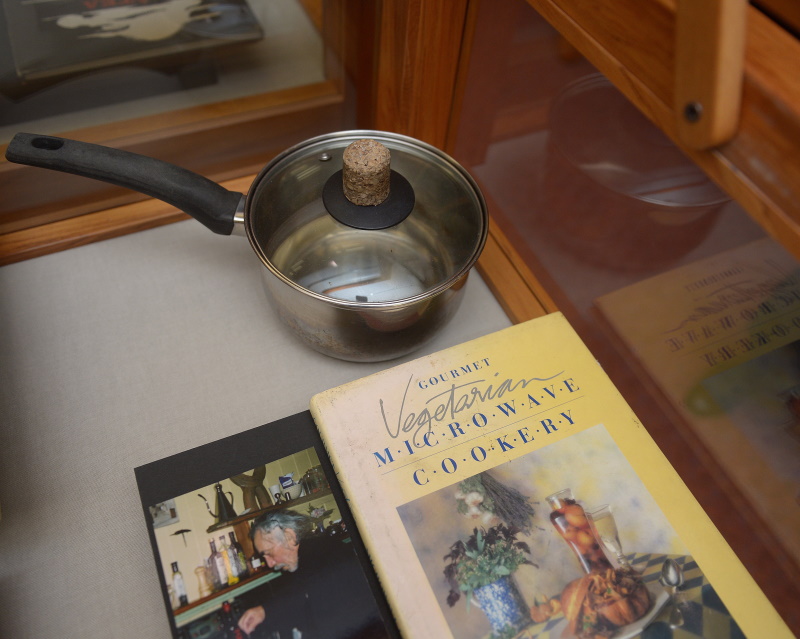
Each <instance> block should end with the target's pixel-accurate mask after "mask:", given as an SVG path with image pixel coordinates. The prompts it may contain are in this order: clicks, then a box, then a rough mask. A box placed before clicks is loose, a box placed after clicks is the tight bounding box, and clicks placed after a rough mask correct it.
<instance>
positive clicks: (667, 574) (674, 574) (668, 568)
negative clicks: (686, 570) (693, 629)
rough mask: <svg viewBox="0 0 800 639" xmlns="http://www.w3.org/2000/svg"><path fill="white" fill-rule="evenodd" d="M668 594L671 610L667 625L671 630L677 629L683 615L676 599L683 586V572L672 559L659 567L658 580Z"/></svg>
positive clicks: (680, 624)
mask: <svg viewBox="0 0 800 639" xmlns="http://www.w3.org/2000/svg"><path fill="white" fill-rule="evenodd" d="M659 581H660V582H661V585H663V586H664V587H665V588H667V590H668V591H669V593H670V599H671V603H672V610H671V611H670V613H669V625H670V627H671V628H677V627H679V626H682V625H683V613H682V612H681V609H680V600H679V598H678V591H679V590H680V587H681V586H682V585H683V570H681V567H680V566H679V565H678V562H677V561H675V560H674V559H671V558H667V559H666V560H665V561H664V565H663V566H661V578H660V579H659Z"/></svg>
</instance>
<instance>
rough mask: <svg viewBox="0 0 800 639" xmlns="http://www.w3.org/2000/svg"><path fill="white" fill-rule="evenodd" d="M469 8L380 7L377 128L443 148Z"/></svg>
mask: <svg viewBox="0 0 800 639" xmlns="http://www.w3.org/2000/svg"><path fill="white" fill-rule="evenodd" d="M468 4H469V1H468V0H449V1H447V2H445V1H442V0H405V1H401V0H384V2H382V3H381V6H382V10H381V17H380V22H379V25H380V37H379V41H380V56H379V61H378V69H377V83H376V93H375V118H376V128H378V129H382V130H388V131H394V132H395V133H402V134H405V135H410V136H412V137H415V138H417V139H420V140H423V141H425V142H428V143H429V144H432V145H433V146H436V147H438V148H443V147H444V145H445V143H446V138H447V131H448V125H449V120H450V114H451V112H452V108H453V101H454V95H455V85H456V77H457V71H458V64H459V59H460V51H461V45H462V39H463V37H464V25H465V24H466V20H467V7H468Z"/></svg>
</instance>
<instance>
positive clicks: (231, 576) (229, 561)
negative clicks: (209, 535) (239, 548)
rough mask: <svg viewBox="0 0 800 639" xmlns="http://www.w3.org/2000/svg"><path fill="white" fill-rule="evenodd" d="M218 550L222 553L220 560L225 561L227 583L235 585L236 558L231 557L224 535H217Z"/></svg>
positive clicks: (236, 576) (236, 580)
mask: <svg viewBox="0 0 800 639" xmlns="http://www.w3.org/2000/svg"><path fill="white" fill-rule="evenodd" d="M219 552H220V553H221V554H222V560H223V561H224V562H225V571H226V573H227V576H228V580H227V584H228V585H229V586H235V585H236V584H238V583H239V576H238V575H237V574H236V560H235V559H234V558H233V553H232V552H231V548H230V546H228V544H227V543H225V535H220V536H219Z"/></svg>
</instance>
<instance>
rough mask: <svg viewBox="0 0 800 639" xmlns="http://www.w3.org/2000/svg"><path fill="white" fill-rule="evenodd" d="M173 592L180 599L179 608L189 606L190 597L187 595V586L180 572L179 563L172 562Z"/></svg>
mask: <svg viewBox="0 0 800 639" xmlns="http://www.w3.org/2000/svg"><path fill="white" fill-rule="evenodd" d="M172 590H173V592H174V593H175V597H176V598H177V599H178V607H180V606H186V605H188V603H189V597H188V596H187V595H186V584H185V583H184V581H183V575H182V574H181V571H180V570H178V562H177V561H173V562H172Z"/></svg>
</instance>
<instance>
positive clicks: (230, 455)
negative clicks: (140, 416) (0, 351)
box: [137, 414, 392, 639]
mask: <svg viewBox="0 0 800 639" xmlns="http://www.w3.org/2000/svg"><path fill="white" fill-rule="evenodd" d="M309 421H310V418H309V416H308V415H307V414H300V415H297V416H294V417H293V418H291V419H289V420H286V421H285V422H284V423H277V424H270V425H266V426H262V427H260V428H257V429H253V430H251V431H246V432H244V433H241V434H239V435H236V436H233V437H230V438H227V439H225V440H220V441H218V442H213V443H211V444H207V445H205V446H202V447H199V448H197V449H193V450H189V451H185V452H183V453H180V454H178V455H175V456H173V457H169V458H166V459H163V460H160V461H158V462H154V463H153V464H152V465H149V466H145V467H142V468H140V469H137V478H138V479H139V482H140V493H141V496H142V504H143V507H144V508H145V513H147V519H148V522H147V523H148V528H149V530H150V533H151V534H150V537H151V542H152V545H153V553H154V557H155V560H156V567H157V569H158V572H159V577H160V581H161V588H162V591H163V596H164V600H165V602H166V603H167V608H168V616H169V619H170V626H171V627H172V632H173V636H174V637H176V639H190V638H192V639H194V638H197V637H204V638H205V637H207V638H209V639H210V638H213V637H220V638H223V637H225V638H227V637H230V638H236V637H250V638H253V639H260V638H265V639H281V638H283V639H298V638H299V637H330V638H331V639H337V638H339V637H341V638H345V637H376V638H382V637H390V636H392V635H391V634H390V627H392V624H391V622H389V623H387V621H386V619H387V617H388V615H387V613H386V610H387V608H386V602H385V599H384V598H383V596H382V593H381V592H380V590H379V589H378V588H377V586H376V583H377V580H376V578H375V576H374V573H372V572H371V568H370V567H369V563H368V560H367V559H366V551H365V549H364V548H363V543H362V542H361V540H360V538H359V537H358V533H357V530H356V529H355V525H354V524H353V522H352V518H351V515H350V513H349V511H348V510H347V507H346V504H344V501H343V497H342V494H341V489H340V487H339V486H338V484H336V483H335V476H334V475H333V473H332V470H331V466H330V462H329V460H328V459H327V458H326V457H325V456H324V451H323V450H321V448H319V446H320V443H319V441H318V440H316V434H315V433H312V431H307V430H302V429H301V428H302V427H304V426H307V425H308V424H309ZM311 425H312V426H313V424H311ZM304 433H311V435H308V436H306V435H305V434H304ZM283 435H285V437H283ZM311 440H315V441H313V444H314V445H309V442H310V441H311ZM263 444H266V446H264V447H262V445H263ZM255 459H261V460H264V463H262V464H260V465H258V466H254V467H250V468H246V469H242V464H243V463H252V462H253V460H255ZM224 475H227V476H224ZM332 478H333V479H332ZM169 490H178V491H179V492H177V493H176V494H173V495H172V496H171V497H169V498H168V499H161V498H159V499H158V501H154V502H152V503H149V500H148V496H149V495H153V496H161V495H163V494H164V493H165V491H169ZM164 508H166V509H167V510H166V514H164V515H162V514H161V513H162V512H163V511H164ZM150 513H155V516H152V515H151V514H150ZM170 513H180V517H179V518H177V517H175V518H174V519H169V520H167V519H165V518H166V517H168V516H169V515H170Z"/></svg>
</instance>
